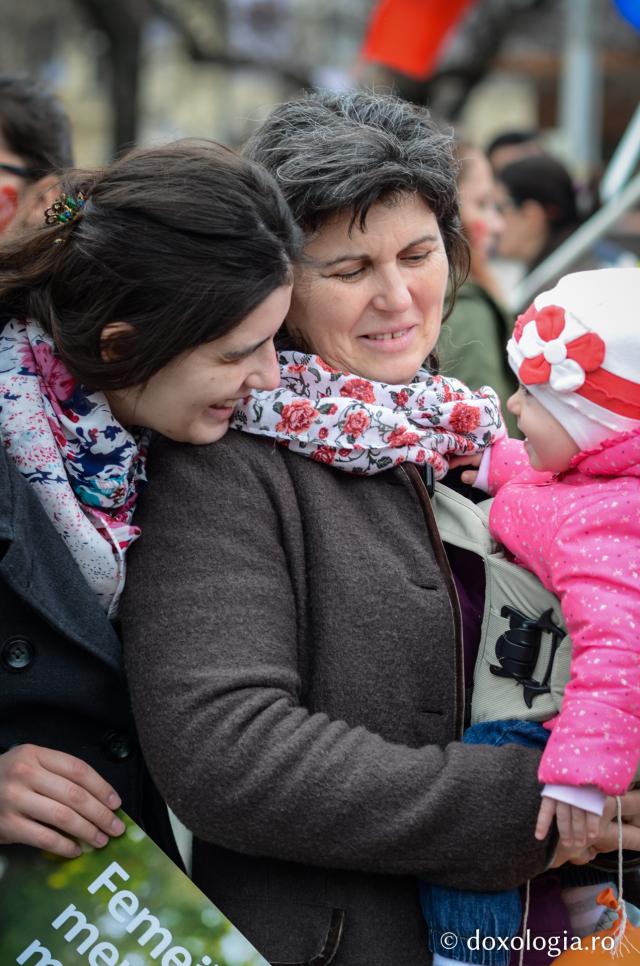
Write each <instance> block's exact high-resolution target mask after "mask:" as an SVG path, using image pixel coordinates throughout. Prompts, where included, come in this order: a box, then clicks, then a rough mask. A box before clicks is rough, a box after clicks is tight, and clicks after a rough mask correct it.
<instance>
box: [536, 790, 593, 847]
mask: <svg viewBox="0 0 640 966" xmlns="http://www.w3.org/2000/svg"><path fill="white" fill-rule="evenodd" d="M554 817H555V820H556V823H557V825H558V833H559V835H560V842H561V843H562V845H566V846H583V845H587V844H588V842H591V841H593V840H594V839H596V838H597V837H598V830H599V827H600V817H599V816H598V815H595V814H594V813H593V812H587V811H585V810H584V808H578V807H577V806H576V805H567V803H566V802H558V801H556V799H555V798H548V797H546V796H545V797H543V799H542V804H541V805H540V811H539V812H538V821H537V822H536V832H535V835H536V838H537V839H540V840H542V839H544V838H546V836H547V834H548V832H549V829H550V827H551V823H552V821H553V819H554Z"/></svg>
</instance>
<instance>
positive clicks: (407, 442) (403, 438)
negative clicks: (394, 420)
mask: <svg viewBox="0 0 640 966" xmlns="http://www.w3.org/2000/svg"><path fill="white" fill-rule="evenodd" d="M419 442H420V434H419V433H410V432H409V430H408V429H405V428H404V426H398V428H397V429H394V430H393V432H391V433H389V436H388V438H387V443H388V444H389V446H393V448H394V449H400V447H401V446H415V445H416V443H419Z"/></svg>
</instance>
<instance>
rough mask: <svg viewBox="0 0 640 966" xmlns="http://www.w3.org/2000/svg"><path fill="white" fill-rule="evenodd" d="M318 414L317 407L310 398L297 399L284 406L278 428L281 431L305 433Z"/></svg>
mask: <svg viewBox="0 0 640 966" xmlns="http://www.w3.org/2000/svg"><path fill="white" fill-rule="evenodd" d="M317 415H318V411H317V409H316V408H315V406H312V405H311V403H310V402H309V400H308V399H295V400H294V401H293V402H292V403H287V405H286V406H283V407H282V412H281V413H280V422H279V423H278V425H277V426H276V429H277V431H278V432H279V433H304V432H306V430H307V429H309V426H311V424H312V423H313V421H314V420H315V418H316V417H317Z"/></svg>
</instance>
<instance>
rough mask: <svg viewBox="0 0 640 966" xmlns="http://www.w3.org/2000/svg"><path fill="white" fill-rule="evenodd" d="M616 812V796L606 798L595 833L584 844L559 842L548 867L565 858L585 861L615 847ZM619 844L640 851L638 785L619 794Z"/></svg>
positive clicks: (577, 861)
mask: <svg viewBox="0 0 640 966" xmlns="http://www.w3.org/2000/svg"><path fill="white" fill-rule="evenodd" d="M617 816H618V812H617V803H616V799H615V798H607V800H606V802H605V806H604V812H603V814H602V816H601V818H600V821H599V828H598V835H597V838H595V839H594V840H593V841H591V842H589V844H588V845H586V846H575V845H573V846H564V845H562V844H560V845H559V846H558V848H557V850H556V854H555V855H554V857H553V861H552V863H551V866H550V868H552V869H557V868H558V866H561V865H564V863H565V862H571V863H573V865H584V864H585V863H587V862H591V861H592V860H593V859H595V857H596V855H597V854H598V853H599V852H613V851H615V850H616V849H617V848H618V834H619V833H618V817H617ZM622 847H623V848H624V849H630V850H631V851H633V852H640V789H637V790H634V791H631V792H627V794H626V795H623V796H622Z"/></svg>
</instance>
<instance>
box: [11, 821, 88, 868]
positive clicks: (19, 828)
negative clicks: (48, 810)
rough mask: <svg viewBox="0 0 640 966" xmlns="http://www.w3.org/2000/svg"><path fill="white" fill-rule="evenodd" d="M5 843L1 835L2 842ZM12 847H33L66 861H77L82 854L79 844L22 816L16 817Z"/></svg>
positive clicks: (12, 830) (13, 826)
mask: <svg viewBox="0 0 640 966" xmlns="http://www.w3.org/2000/svg"><path fill="white" fill-rule="evenodd" d="M2 841H3V838H2V835H1V834H0V842H2ZM11 844H12V845H31V846H33V847H34V848H36V849H44V850H45V851H47V852H53V853H54V855H60V856H62V858H64V859H75V858H77V857H78V856H79V855H81V853H82V849H81V848H80V846H79V845H78V843H77V842H74V841H73V840H72V839H68V838H65V836H64V835H61V834H60V832H58V831H56V830H55V829H53V828H48V827H47V826H46V825H39V824H38V823H37V822H33V821H31V819H28V818H25V817H24V816H22V815H15V816H14V818H13V822H12V828H11Z"/></svg>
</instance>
